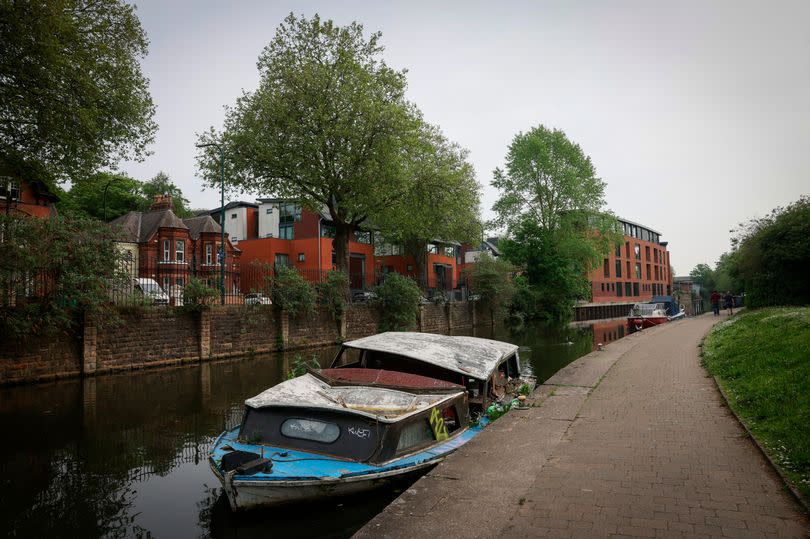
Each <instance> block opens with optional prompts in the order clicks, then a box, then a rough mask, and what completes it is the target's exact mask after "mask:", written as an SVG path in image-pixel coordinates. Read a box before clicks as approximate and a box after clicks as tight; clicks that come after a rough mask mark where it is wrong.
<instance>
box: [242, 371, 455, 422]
mask: <svg viewBox="0 0 810 539" xmlns="http://www.w3.org/2000/svg"><path fill="white" fill-rule="evenodd" d="M463 392H464V391H463V390H462V389H461V388H459V391H457V392H454V393H447V392H446V391H445V392H443V393H440V394H429V393H420V394H414V393H408V392H406V391H398V390H395V389H387V388H382V387H367V386H337V387H332V386H331V385H329V384H328V383H327V382H325V381H323V380H320V379H318V378H317V377H315V376H313V375H312V374H310V373H307V374H304V375H303V376H299V377H298V378H293V379H292V380H287V381H286V382H282V383H280V384H278V385H276V386H273V387H271V388H270V389H267V390H265V391H263V392H261V393H259V394H258V395H256V396H255V397H252V398H250V399H247V400H246V401H245V405H246V406H249V407H251V408H256V409H259V408H268V407H298V408H307V409H313V408H315V409H322V410H332V411H342V412H350V413H354V414H358V415H363V416H366V417H371V418H374V419H376V420H379V421H382V422H386V423H394V422H397V421H401V420H403V419H405V418H406V417H410V416H412V415H414V414H416V413H419V412H421V411H423V410H426V409H428V408H430V407H433V406H436V405H437V404H439V403H441V402H444V401H447V400H451V399H454V398H456V397H458V396H459V395H461V394H463Z"/></svg>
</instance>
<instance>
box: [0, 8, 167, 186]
mask: <svg viewBox="0 0 810 539" xmlns="http://www.w3.org/2000/svg"><path fill="white" fill-rule="evenodd" d="M0 43H2V44H3V46H2V47H0V104H1V105H0V165H1V166H2V168H5V169H6V171H7V172H11V173H17V174H21V173H22V171H25V170H27V169H28V168H30V167H32V166H33V167H38V168H40V169H42V170H45V171H47V172H48V173H49V175H50V176H51V177H52V178H53V179H55V180H57V181H64V180H66V179H68V178H71V179H73V180H75V181H80V180H81V179H83V178H84V177H86V176H88V175H89V174H90V173H92V172H94V171H95V170H97V169H98V168H100V167H103V166H108V165H111V164H113V163H114V161H115V160H116V159H120V158H127V157H133V158H136V159H139V158H142V157H143V156H144V155H145V149H146V146H147V144H149V143H150V142H151V141H152V140H153V138H154V133H155V130H156V129H157V127H156V125H155V123H154V122H153V120H152V116H153V115H154V110H155V107H154V105H153V104H152V98H151V97H150V95H149V90H148V80H147V79H146V78H145V77H144V76H143V74H142V73H141V68H140V65H139V63H138V60H139V58H140V57H143V56H145V55H146V51H147V44H148V41H147V38H146V35H145V33H144V31H143V28H141V25H140V22H139V21H138V18H137V16H136V15H135V8H134V7H133V6H131V5H128V4H126V3H124V2H122V1H119V0H64V1H60V2H41V1H30V0H29V1H26V0H20V1H15V2H10V1H5V2H0Z"/></svg>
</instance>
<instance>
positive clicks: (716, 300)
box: [711, 290, 720, 316]
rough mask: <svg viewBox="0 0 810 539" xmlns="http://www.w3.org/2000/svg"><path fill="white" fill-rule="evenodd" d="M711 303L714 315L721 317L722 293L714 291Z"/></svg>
mask: <svg viewBox="0 0 810 539" xmlns="http://www.w3.org/2000/svg"><path fill="white" fill-rule="evenodd" d="M711 302H712V311H714V315H715V316H719V315H720V292H718V291H717V290H712V295H711Z"/></svg>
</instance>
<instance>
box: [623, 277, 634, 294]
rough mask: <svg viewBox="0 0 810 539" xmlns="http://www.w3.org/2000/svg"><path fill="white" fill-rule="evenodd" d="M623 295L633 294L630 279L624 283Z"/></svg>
mask: <svg viewBox="0 0 810 539" xmlns="http://www.w3.org/2000/svg"><path fill="white" fill-rule="evenodd" d="M624 295H625V296H632V295H633V283H631V282H630V281H628V282H626V283H624Z"/></svg>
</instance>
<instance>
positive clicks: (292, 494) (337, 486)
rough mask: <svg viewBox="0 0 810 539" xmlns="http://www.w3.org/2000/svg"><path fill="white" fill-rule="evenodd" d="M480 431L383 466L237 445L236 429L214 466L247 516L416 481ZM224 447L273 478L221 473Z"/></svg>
mask: <svg viewBox="0 0 810 539" xmlns="http://www.w3.org/2000/svg"><path fill="white" fill-rule="evenodd" d="M481 428H482V426H476V427H472V428H468V429H466V430H464V431H463V432H460V433H458V434H457V435H455V436H453V438H451V439H449V440H447V441H445V442H442V443H439V444H436V445H435V446H432V447H430V448H428V449H425V450H423V451H419V452H417V453H413V454H411V455H407V456H404V457H401V458H398V459H394V460H391V461H389V462H386V463H384V464H381V465H379V466H375V465H372V464H366V463H361V462H353V461H346V460H341V459H336V458H332V457H328V456H325V455H319V454H316V453H307V452H304V451H295V450H289V449H283V448H279V447H269V446H259V445H255V444H247V443H241V442H238V441H237V439H236V436H237V431H238V429H234V430H231V431H226V432H224V433H222V434H221V435H220V437H219V438H218V439H217V441H216V442H215V444H214V448H213V449H212V451H211V456H210V457H209V464H210V466H211V469H212V471H213V472H214V474H215V475H216V476H217V478H218V479H219V480H220V482H221V483H222V487H223V490H224V491H225V494H226V496H227V498H228V502H229V503H230V506H231V509H233V510H234V511H243V510H247V509H254V508H259V507H271V506H276V505H282V504H288V503H298V502H310V501H316V500H323V499H325V498H329V497H334V496H347V495H352V494H358V493H360V492H365V491H369V490H373V489H378V488H383V487H387V486H390V485H391V484H392V483H395V482H404V481H406V480H409V479H416V478H417V477H418V476H420V475H422V474H424V473H426V472H427V471H429V470H430V468H432V467H434V466H436V465H437V464H438V463H440V462H441V461H442V460H444V458H445V457H446V456H447V455H449V454H450V453H452V452H453V451H455V450H456V449H458V448H459V447H461V446H462V445H464V444H465V443H466V442H468V441H469V440H471V439H472V438H473V437H474V436H475V435H477V434H478V433H479V432H480V431H481ZM223 446H230V448H232V449H234V450H241V451H250V452H253V453H259V454H261V455H263V456H265V457H267V458H271V459H272V460H273V468H272V470H270V471H269V472H266V473H265V472H259V473H255V474H252V475H236V474H235V473H234V472H228V473H223V471H222V470H221V468H220V463H221V460H222V456H223V455H224V454H225V453H226V450H223Z"/></svg>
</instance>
